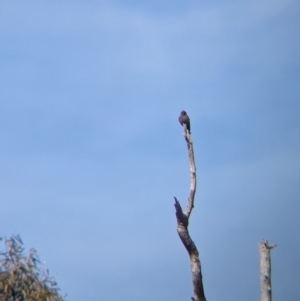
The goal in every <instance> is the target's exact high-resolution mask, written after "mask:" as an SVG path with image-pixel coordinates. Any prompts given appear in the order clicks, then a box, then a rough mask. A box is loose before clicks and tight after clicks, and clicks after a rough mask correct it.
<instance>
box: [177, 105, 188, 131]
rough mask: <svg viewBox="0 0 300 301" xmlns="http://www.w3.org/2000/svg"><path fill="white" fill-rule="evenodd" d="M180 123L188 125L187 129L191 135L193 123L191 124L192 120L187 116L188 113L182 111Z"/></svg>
mask: <svg viewBox="0 0 300 301" xmlns="http://www.w3.org/2000/svg"><path fill="white" fill-rule="evenodd" d="M178 120H179V122H180V124H181V125H183V124H184V123H185V124H186V128H187V129H188V131H189V132H190V133H191V123H190V118H189V116H188V115H187V113H186V111H184V110H182V111H181V113H180V116H179V118H178Z"/></svg>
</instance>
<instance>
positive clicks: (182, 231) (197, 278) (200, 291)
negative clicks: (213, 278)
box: [174, 124, 206, 301]
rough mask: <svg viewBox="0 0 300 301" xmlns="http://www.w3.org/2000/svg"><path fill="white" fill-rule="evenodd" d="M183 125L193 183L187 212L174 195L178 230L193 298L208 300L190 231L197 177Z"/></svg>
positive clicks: (191, 143)
mask: <svg viewBox="0 0 300 301" xmlns="http://www.w3.org/2000/svg"><path fill="white" fill-rule="evenodd" d="M183 127H184V137H185V140H186V143H187V148H188V156H189V162H190V177H191V185H190V193H189V198H188V204H187V207H186V210H185V212H183V211H182V208H181V206H180V203H179V201H178V200H177V198H176V197H174V199H175V204H174V206H175V209H176V218H177V232H178V235H179V237H180V239H181V241H182V243H183V245H184V246H185V248H186V250H187V251H188V254H189V256H190V264H191V270H192V280H193V286H194V297H193V298H192V299H193V300H195V301H206V298H205V295H204V288H203V283H202V272H201V263H200V259H199V253H198V250H197V247H196V245H195V243H194V242H193V240H192V239H191V237H190V234H189V231H188V225H189V218H190V215H191V213H192V210H193V208H194V199H195V194H196V184H197V179H196V164H195V158H194V150H193V142H192V139H191V136H190V133H189V131H188V130H187V128H186V125H185V124H183Z"/></svg>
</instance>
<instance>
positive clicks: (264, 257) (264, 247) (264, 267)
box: [258, 240, 277, 301]
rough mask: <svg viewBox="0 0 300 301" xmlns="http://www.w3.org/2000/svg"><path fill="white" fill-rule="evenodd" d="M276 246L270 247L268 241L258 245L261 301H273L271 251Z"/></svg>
mask: <svg viewBox="0 0 300 301" xmlns="http://www.w3.org/2000/svg"><path fill="white" fill-rule="evenodd" d="M276 246H277V245H273V246H269V244H268V241H267V240H262V241H261V242H260V243H259V244H258V247H259V253H260V286H261V301H272V284H271V250H272V249H273V248H275V247H276Z"/></svg>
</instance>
